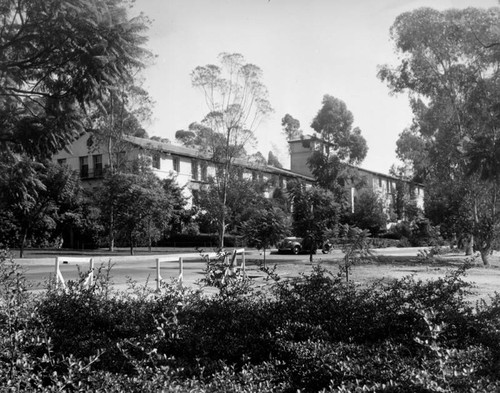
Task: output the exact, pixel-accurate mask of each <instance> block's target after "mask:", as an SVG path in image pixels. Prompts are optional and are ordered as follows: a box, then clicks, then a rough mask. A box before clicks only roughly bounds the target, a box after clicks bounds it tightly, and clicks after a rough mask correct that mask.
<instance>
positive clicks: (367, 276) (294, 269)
mask: <svg viewBox="0 0 500 393" xmlns="http://www.w3.org/2000/svg"><path fill="white" fill-rule="evenodd" d="M308 258H309V256H304V260H307V262H306V263H304V262H303V261H302V262H297V261H292V262H286V261H279V262H278V263H276V261H273V260H268V261H267V264H268V266H269V267H272V266H273V265H274V264H275V263H276V265H275V266H276V270H275V271H276V273H277V274H278V275H279V276H281V277H283V278H286V277H294V276H298V275H299V274H301V273H306V274H308V273H310V272H312V269H313V265H318V264H319V265H320V266H322V267H324V268H325V269H327V270H328V271H330V272H331V273H332V274H335V275H337V274H338V273H339V271H340V269H339V265H340V264H341V263H342V254H341V253H340V252H339V251H334V252H333V253H332V254H327V255H326V256H325V255H322V254H321V253H320V254H316V255H314V256H313V262H312V264H311V263H310V262H309V259H308ZM467 260H469V261H471V259H470V257H466V256H464V255H463V253H449V254H444V255H440V256H436V257H434V258H432V259H428V260H422V259H419V258H418V257H416V256H408V255H400V256H398V255H396V256H393V255H378V256H376V257H375V258H374V259H373V261H371V262H367V263H363V264H360V265H356V266H353V267H352V269H351V272H350V274H349V276H350V280H353V281H354V282H356V283H359V284H362V285H363V284H366V285H368V284H370V283H372V282H375V281H377V280H387V281H389V280H393V279H400V278H402V277H405V276H409V275H413V276H414V277H415V278H416V279H421V280H428V279H438V278H440V277H444V276H445V275H446V274H447V273H449V272H451V271H455V270H457V269H458V268H460V267H461V266H463V265H464V263H466V261H467ZM261 261H262V260H261V259H260V260H253V259H252V260H250V261H249V262H250V265H251V264H255V265H257V264H258V263H259V262H261ZM469 263H470V262H469ZM464 280H465V281H467V282H470V283H471V284H473V288H472V291H473V292H474V293H473V294H472V295H471V296H470V300H471V301H477V300H479V299H484V300H488V298H489V296H490V295H493V294H494V293H495V292H500V252H495V253H493V255H492V257H491V260H490V266H488V267H485V266H484V265H483V264H482V261H481V257H480V256H479V255H477V256H476V257H475V259H474V260H473V263H470V268H469V269H468V270H467V273H466V276H465V277H464Z"/></svg>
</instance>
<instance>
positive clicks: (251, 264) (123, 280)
mask: <svg viewBox="0 0 500 393" xmlns="http://www.w3.org/2000/svg"><path fill="white" fill-rule="evenodd" d="M186 251H189V252H183V253H177V254H169V255H168V256H169V257H173V258H178V257H179V256H183V258H184V263H183V268H184V269H183V276H184V282H185V283H186V284H188V285H192V284H194V283H195V282H197V281H198V280H200V279H202V278H203V273H204V269H205V266H206V263H205V262H203V261H202V260H201V258H200V257H199V255H198V254H197V253H195V252H192V250H186ZM418 251H419V249H415V248H407V249H402V248H386V249H381V250H374V253H375V254H379V255H381V254H383V255H394V256H395V255H398V256H402V255H404V256H411V255H417V253H418ZM68 254H70V253H68ZM188 254H189V255H191V256H194V258H193V257H191V258H188V257H187V255H188ZM60 255H62V256H61V257H60V261H61V263H60V271H61V274H62V276H63V277H64V280H65V281H68V280H78V278H79V275H78V269H80V271H82V272H87V271H88V268H89V265H88V262H83V261H78V262H73V261H71V260H70V258H71V257H74V255H71V256H70V257H69V258H64V252H62V253H61V254H60ZM165 256H166V255H165V254H161V255H158V254H147V255H135V256H126V255H118V256H110V255H106V256H98V255H92V257H93V258H94V266H95V268H101V269H102V270H103V271H104V270H105V269H106V267H107V266H108V265H111V270H110V276H111V281H112V282H113V284H114V286H115V287H116V288H120V289H125V288H126V287H127V282H128V281H129V280H134V281H135V282H136V283H137V284H138V285H145V284H146V283H148V285H149V286H150V287H152V288H154V287H156V274H157V270H156V258H158V257H165ZM88 257H90V256H88ZM341 257H342V253H341V252H340V251H339V250H333V252H332V253H330V254H326V255H325V254H322V253H321V251H319V252H318V254H316V255H315V256H314V261H315V262H321V261H326V260H332V259H339V258H341ZM65 259H68V263H64V261H65ZM245 260H246V269H247V271H248V274H249V275H250V276H253V277H259V276H262V273H261V272H260V271H259V269H258V265H259V263H261V262H262V261H263V254H262V252H259V251H257V250H254V249H249V250H246V255H245ZM237 261H238V263H240V264H241V257H238V259H237ZM266 261H267V262H268V264H280V263H304V264H305V265H306V264H309V255H308V254H301V255H292V254H278V253H277V252H276V250H271V252H269V251H268V252H266ZM16 262H18V263H19V264H20V265H21V266H23V267H24V268H25V269H26V277H27V279H28V280H29V281H30V282H31V283H32V284H33V285H34V286H35V287H34V288H36V289H44V288H46V285H47V282H48V281H49V279H52V278H53V277H54V275H55V255H54V256H50V257H48V256H47V257H45V256H44V257H41V258H39V257H38V258H24V259H16ZM161 277H162V278H163V279H164V280H167V281H170V280H173V279H177V278H178V277H179V263H178V261H177V260H176V261H174V262H162V264H161Z"/></svg>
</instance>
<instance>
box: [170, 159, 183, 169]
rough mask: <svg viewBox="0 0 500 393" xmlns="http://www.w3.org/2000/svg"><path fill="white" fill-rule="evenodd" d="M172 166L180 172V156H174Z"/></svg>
mask: <svg viewBox="0 0 500 393" xmlns="http://www.w3.org/2000/svg"><path fill="white" fill-rule="evenodd" d="M172 166H173V167H174V171H176V172H180V170H181V163H180V161H179V157H172Z"/></svg>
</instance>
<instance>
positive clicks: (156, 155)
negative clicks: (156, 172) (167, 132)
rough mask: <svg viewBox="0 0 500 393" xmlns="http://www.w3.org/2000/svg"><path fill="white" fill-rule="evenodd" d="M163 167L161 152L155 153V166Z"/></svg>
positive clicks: (156, 167) (157, 167)
mask: <svg viewBox="0 0 500 393" xmlns="http://www.w3.org/2000/svg"><path fill="white" fill-rule="evenodd" d="M160 167H161V157H160V155H159V154H153V168H155V169H160Z"/></svg>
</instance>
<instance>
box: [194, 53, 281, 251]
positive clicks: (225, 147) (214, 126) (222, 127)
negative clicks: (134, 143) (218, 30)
mask: <svg viewBox="0 0 500 393" xmlns="http://www.w3.org/2000/svg"><path fill="white" fill-rule="evenodd" d="M219 60H220V66H218V65H213V64H209V65H206V66H199V67H196V68H195V69H194V70H193V71H192V73H191V81H192V84H193V86H194V87H195V88H197V89H199V90H200V91H201V92H202V93H203V96H204V98H205V103H206V106H207V109H208V113H207V115H206V116H205V117H204V119H203V121H202V123H203V125H205V126H206V127H208V128H209V129H211V130H212V131H213V132H214V134H215V135H218V136H219V138H212V139H211V140H212V141H213V142H216V144H215V146H214V145H212V146H210V147H211V148H212V149H211V154H212V159H213V160H214V161H215V162H216V163H217V164H218V166H219V171H218V174H217V175H216V181H217V182H218V183H219V184H220V187H219V188H218V189H219V195H218V200H219V204H220V208H219V209H218V211H219V212H220V218H219V220H218V222H219V225H218V227H219V229H218V231H219V239H220V246H221V247H222V246H223V245H224V234H225V231H226V224H227V223H226V205H227V195H228V185H229V176H230V173H231V167H232V166H233V164H234V160H235V159H236V158H238V157H239V156H241V155H242V153H243V152H244V150H245V146H247V145H249V144H251V143H252V142H253V141H254V131H255V130H256V129H257V128H258V127H259V125H260V124H261V122H262V121H263V120H264V118H265V117H266V116H267V115H268V114H269V113H270V112H271V111H272V108H271V105H270V103H269V100H268V92H267V88H266V87H265V86H264V84H263V83H262V70H261V69H260V68H259V67H257V66H256V65H254V64H250V63H246V62H245V59H244V57H243V56H242V55H241V54H238V53H232V54H230V53H221V54H220V55H219ZM207 147H208V146H207Z"/></svg>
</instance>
